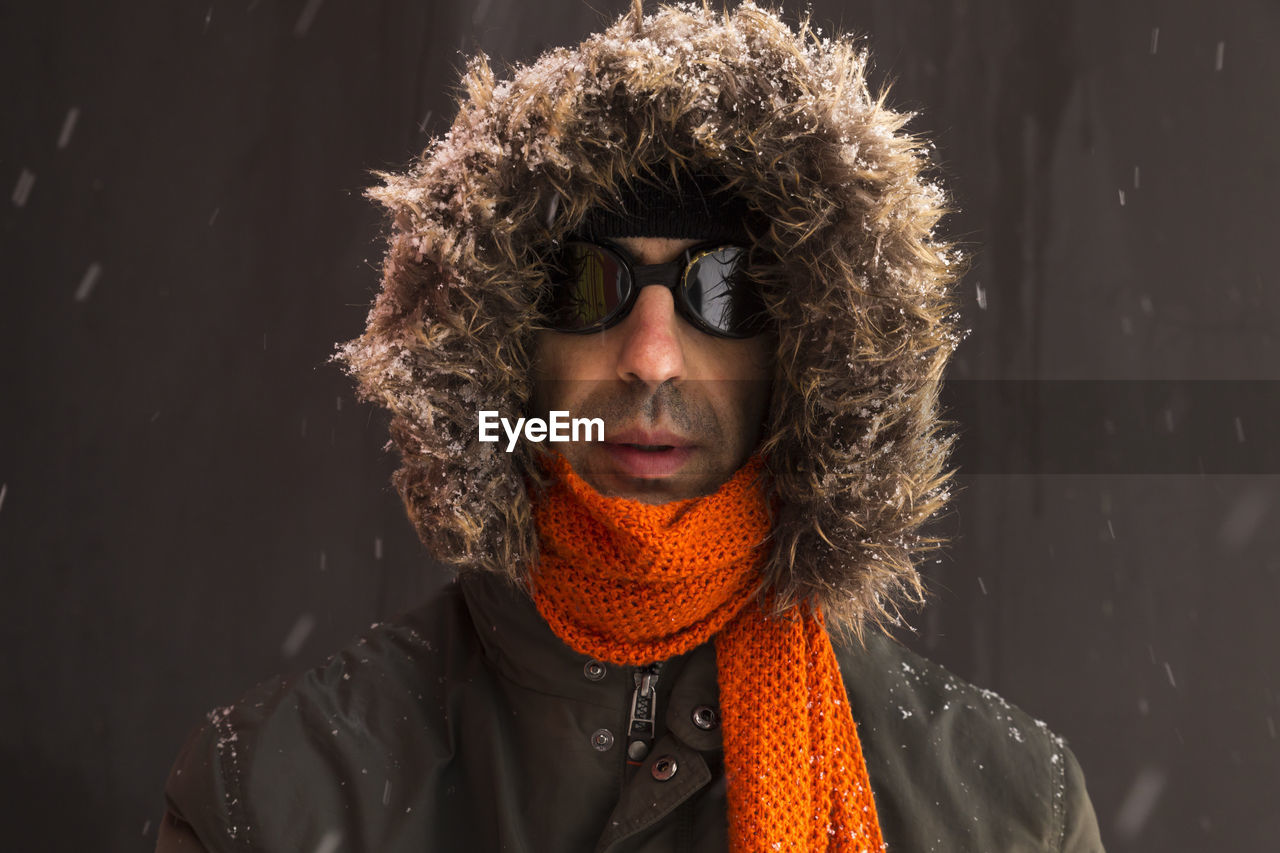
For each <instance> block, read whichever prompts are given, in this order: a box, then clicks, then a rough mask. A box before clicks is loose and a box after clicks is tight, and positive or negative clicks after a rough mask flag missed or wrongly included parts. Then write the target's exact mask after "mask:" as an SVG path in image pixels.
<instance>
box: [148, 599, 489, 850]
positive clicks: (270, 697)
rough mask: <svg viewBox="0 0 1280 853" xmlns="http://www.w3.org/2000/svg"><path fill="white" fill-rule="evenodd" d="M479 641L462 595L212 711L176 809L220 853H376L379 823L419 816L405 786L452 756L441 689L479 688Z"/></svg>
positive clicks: (174, 773) (178, 789)
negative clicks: (475, 674)
mask: <svg viewBox="0 0 1280 853" xmlns="http://www.w3.org/2000/svg"><path fill="white" fill-rule="evenodd" d="M474 635H475V632H474V629H473V628H472V627H471V625H470V617H469V615H468V614H467V610H466V607H465V604H464V603H463V601H462V597H461V595H460V594H459V592H458V590H457V586H456V584H451V585H449V586H448V587H446V588H445V589H444V590H442V591H440V592H439V593H437V594H436V595H435V596H433V597H432V598H431V599H430V600H429V601H428V602H427V603H425V604H424V605H423V606H421V607H419V608H417V609H415V610H413V611H411V612H409V613H406V614H404V615H402V616H399V617H397V618H396V619H394V620H392V621H389V622H386V623H382V624H375V625H373V626H372V627H371V628H370V629H369V630H368V631H367V632H366V633H364V634H363V635H362V636H360V637H359V638H358V639H357V640H355V641H354V642H353V643H352V644H351V645H349V646H348V647H347V648H346V649H344V650H342V651H341V652H338V653H337V654H335V655H333V656H331V657H330V658H329V659H328V660H327V661H326V662H325V663H324V664H322V665H320V666H318V667H316V668H314V669H312V670H310V671H307V672H304V673H302V674H301V675H299V676H296V677H294V678H288V679H280V678H276V679H269V680H267V681H265V682H262V683H261V684H259V685H257V686H256V687H254V688H253V689H252V690H250V691H249V692H248V693H246V694H245V695H244V696H243V697H241V699H240V700H239V701H237V702H235V703H234V704H232V705H229V706H227V707H223V708H216V709H214V710H212V711H210V712H209V713H208V714H207V715H206V719H205V722H204V723H203V724H202V725H201V726H199V727H198V728H197V729H196V730H195V731H194V732H192V733H191V735H190V736H189V737H188V739H187V741H186V743H185V744H184V746H183V747H182V749H181V751H180V753H179V755H178V758H177V760H176V761H175V762H174V765H173V767H172V769H171V770H170V773H169V777H168V780H167V781H166V784H165V799H166V802H167V805H168V808H169V810H170V811H171V812H173V813H174V814H175V815H176V816H177V817H178V818H180V819H181V820H183V821H185V822H186V823H188V824H190V825H191V827H192V829H193V830H194V832H195V834H196V835H197V837H198V838H199V839H200V841H201V843H202V844H204V845H205V847H206V848H207V849H208V850H209V851H223V850H227V851H230V850H237V851H244V850H254V851H275V850H281V851H283V850H312V849H317V848H321V847H324V848H325V849H336V845H335V841H338V840H341V841H342V842H344V844H343V847H342V849H377V848H376V845H373V846H369V845H368V844H367V843H365V842H366V841H367V840H368V839H370V838H371V837H376V835H377V834H378V832H379V829H378V822H377V819H376V817H377V816H378V815H390V814H398V815H404V814H405V813H406V811H410V812H411V811H412V804H411V803H410V799H411V798H412V796H413V791H412V790H411V789H412V787H413V786H412V785H411V784H404V782H406V781H412V780H414V779H415V778H421V777H422V776H425V775H430V774H431V773H433V772H435V770H436V768H438V766H439V765H441V764H442V763H443V762H446V761H447V760H448V758H449V757H450V753H451V746H450V742H451V736H450V723H449V714H448V708H447V695H446V693H445V692H444V691H443V690H442V689H441V688H440V685H442V684H446V683H453V682H455V681H456V680H458V679H460V678H462V679H465V678H466V677H467V676H466V675H465V674H460V673H459V672H458V670H459V669H460V668H463V667H466V666H467V665H468V661H469V660H471V659H474V655H472V654H470V653H469V650H468V648H467V638H468V637H471V638H474ZM471 645H475V643H474V642H472V643H471ZM392 779H395V780H396V782H397V784H395V785H393V784H392V781H391V780H392ZM371 818H374V819H373V820H371ZM326 845H331V846H330V847H326Z"/></svg>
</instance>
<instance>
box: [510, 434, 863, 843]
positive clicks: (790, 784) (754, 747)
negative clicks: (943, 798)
mask: <svg viewBox="0 0 1280 853" xmlns="http://www.w3.org/2000/svg"><path fill="white" fill-rule="evenodd" d="M763 467H764V466H763V462H762V460H761V459H760V458H759V457H752V458H751V459H750V460H748V462H747V463H746V464H745V465H744V466H743V467H742V468H741V469H739V470H738V471H737V472H736V473H735V474H734V475H733V476H732V477H731V478H730V479H729V480H728V481H727V482H726V483H725V484H724V485H723V486H721V487H720V489H719V490H717V491H716V492H715V493H714V494H711V495H707V496H705V497H701V498H693V499H690V500H683V501H675V502H673V503H668V504H662V505H656V506H655V505H650V504H644V503H641V502H639V501H633V500H628V499H623V498H609V497H604V496H602V495H600V494H599V493H598V492H596V491H595V490H594V489H593V488H592V487H591V486H590V485H589V484H587V483H586V482H585V481H584V480H582V479H581V478H580V477H579V476H578V475H577V474H576V473H575V472H574V471H573V469H572V468H571V467H570V465H569V463H568V462H567V461H566V460H565V459H564V458H563V457H561V456H559V455H552V456H550V457H549V458H548V461H547V469H548V472H549V474H550V475H551V483H550V485H549V486H548V488H547V489H546V490H545V491H544V492H543V493H542V494H541V495H540V496H539V497H538V499H537V500H536V501H535V504H534V518H535V522H536V525H537V530H538V537H539V548H540V556H539V562H538V565H537V567H536V568H535V571H534V572H533V574H532V593H533V600H534V602H535V604H536V605H537V608H538V611H539V613H541V614H542V617H543V618H544V619H545V620H546V621H547V624H549V625H550V626H551V629H552V630H553V631H554V632H555V634H556V635H557V636H558V637H559V638H560V639H561V640H563V641H564V642H565V643H566V644H567V645H568V646H569V647H570V648H572V649H574V650H575V651H577V652H578V653H579V654H584V655H589V656H591V657H593V658H596V659H598V660H601V661H605V662H607V663H613V664H616V665H625V666H643V665H647V664H650V663H654V662H657V661H663V660H666V659H668V658H670V657H673V656H675V655H679V654H682V653H684V652H687V651H690V650H692V649H693V648H695V647H696V646H698V645H700V644H702V643H704V642H706V641H707V640H709V639H714V642H715V644H716V647H715V648H716V661H717V667H718V672H717V679H718V681H719V685H720V717H721V721H722V722H721V725H722V730H723V735H724V762H725V773H726V776H727V781H728V800H729V803H728V818H729V843H730V849H731V850H732V851H733V853H748V851H751V852H752V853H754V851H774V850H792V851H819V850H825V851H880V850H882V849H883V848H884V843H883V841H882V839H881V834H880V826H879V823H878V822H877V819H876V810H875V802H874V800H873V799H872V793H871V784H870V780H869V779H868V776H867V768H866V763H865V762H864V760H863V757H862V746H861V744H860V742H859V740H858V732H857V727H856V726H855V724H854V721H853V715H852V712H851V711H850V708H849V705H848V701H847V698H846V697H847V694H846V693H845V689H844V682H843V679H842V678H841V676H840V667H839V664H838V663H837V661H836V656H835V651H834V649H833V648H832V645H831V639H830V636H829V635H828V634H827V631H826V627H825V625H824V622H823V618H822V614H821V612H820V611H816V610H814V609H812V608H810V607H808V606H800V607H797V608H794V609H793V610H792V611H791V612H789V613H787V614H784V616H783V617H782V618H777V619H775V618H769V617H767V616H766V615H765V613H764V611H763V610H762V608H761V606H760V604H759V600H758V598H757V595H756V593H757V591H758V583H759V581H758V567H759V565H760V563H761V561H762V560H763V559H764V558H765V556H766V555H767V546H766V540H767V539H768V536H769V512H768V507H767V503H766V501H767V497H766V495H765V491H764V484H763V481H762V476H763Z"/></svg>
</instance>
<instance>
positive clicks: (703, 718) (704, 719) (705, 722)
mask: <svg viewBox="0 0 1280 853" xmlns="http://www.w3.org/2000/svg"><path fill="white" fill-rule="evenodd" d="M693 724H694V725H695V726H697V727H698V728H700V729H702V730H703V731H704V732H709V731H711V730H712V729H714V728H716V727H717V726H719V725H720V715H719V714H717V713H716V709H715V708H712V707H711V706H710V705H699V706H698V707H696V708H694V709H693Z"/></svg>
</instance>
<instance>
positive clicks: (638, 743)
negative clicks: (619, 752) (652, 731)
mask: <svg viewBox="0 0 1280 853" xmlns="http://www.w3.org/2000/svg"><path fill="white" fill-rule="evenodd" d="M648 754H649V744H647V743H645V742H644V741H642V740H633V741H631V743H630V744H628V745H627V758H630V759H631V760H632V761H644V757H645V756H646V755H648Z"/></svg>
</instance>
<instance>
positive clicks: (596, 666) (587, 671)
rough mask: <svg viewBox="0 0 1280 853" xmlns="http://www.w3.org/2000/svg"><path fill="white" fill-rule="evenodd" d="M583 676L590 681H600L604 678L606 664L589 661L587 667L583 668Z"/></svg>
mask: <svg viewBox="0 0 1280 853" xmlns="http://www.w3.org/2000/svg"><path fill="white" fill-rule="evenodd" d="M582 674H583V675H585V676H586V677H587V679H588V680H590V681H599V680H600V679H602V678H604V674H605V668H604V664H602V663H600V661H598V660H589V661H587V665H586V666H584V667H583V668H582Z"/></svg>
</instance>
